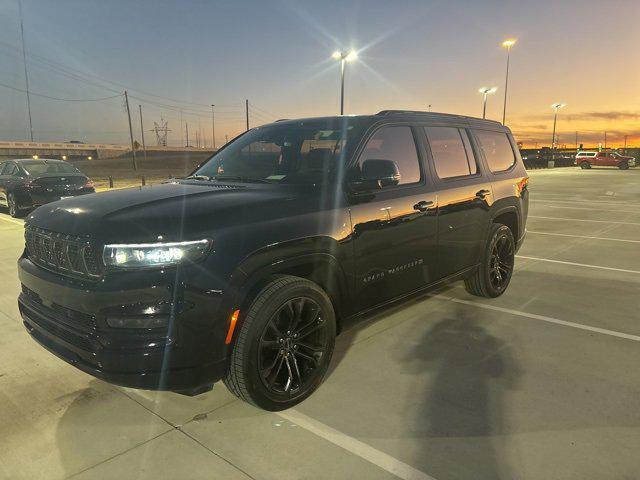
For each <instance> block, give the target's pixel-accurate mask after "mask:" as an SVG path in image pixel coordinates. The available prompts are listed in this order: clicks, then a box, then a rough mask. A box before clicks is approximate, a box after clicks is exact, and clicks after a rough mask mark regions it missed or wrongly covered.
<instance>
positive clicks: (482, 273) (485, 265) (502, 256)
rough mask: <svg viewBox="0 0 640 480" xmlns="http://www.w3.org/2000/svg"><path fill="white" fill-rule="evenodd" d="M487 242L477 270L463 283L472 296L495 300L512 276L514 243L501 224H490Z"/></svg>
mask: <svg viewBox="0 0 640 480" xmlns="http://www.w3.org/2000/svg"><path fill="white" fill-rule="evenodd" d="M488 237H489V238H488V241H487V243H486V244H485V247H484V248H485V250H484V253H483V256H482V260H481V262H480V265H479V266H478V268H477V269H476V270H475V271H474V272H473V273H472V274H471V275H470V276H469V277H468V278H467V279H465V281H464V285H465V288H466V289H467V291H468V292H469V293H471V294H472V295H476V296H479V297H488V298H495V297H499V296H500V295H502V294H503V293H504V292H505V290H506V289H507V287H508V286H509V282H511V277H512V276H513V269H514V264H515V251H516V243H515V241H514V239H513V232H512V231H511V229H510V228H509V227H507V226H506V225H503V224H501V223H493V224H491V227H490V231H489V236H488Z"/></svg>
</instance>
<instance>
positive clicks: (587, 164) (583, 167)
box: [580, 162, 591, 170]
mask: <svg viewBox="0 0 640 480" xmlns="http://www.w3.org/2000/svg"><path fill="white" fill-rule="evenodd" d="M580 168H581V169H583V170H587V169H589V168H591V164H590V163H589V162H582V163H581V164H580Z"/></svg>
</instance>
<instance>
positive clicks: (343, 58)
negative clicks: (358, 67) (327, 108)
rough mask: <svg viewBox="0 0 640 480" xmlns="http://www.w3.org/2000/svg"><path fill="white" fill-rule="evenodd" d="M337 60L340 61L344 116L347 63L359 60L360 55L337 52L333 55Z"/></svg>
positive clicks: (341, 96) (341, 108) (341, 101)
mask: <svg viewBox="0 0 640 480" xmlns="http://www.w3.org/2000/svg"><path fill="white" fill-rule="evenodd" d="M331 56H332V57H333V58H334V59H335V60H340V115H344V71H345V66H346V63H347V62H351V61H353V60H355V59H356V58H358V54H357V53H356V52H355V51H353V50H350V51H349V52H341V51H335V52H333V54H332V55H331Z"/></svg>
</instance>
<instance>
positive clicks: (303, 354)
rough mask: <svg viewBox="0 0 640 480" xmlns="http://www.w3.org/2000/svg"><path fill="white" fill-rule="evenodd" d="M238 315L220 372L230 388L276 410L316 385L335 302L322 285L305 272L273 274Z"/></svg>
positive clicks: (326, 356)
mask: <svg viewBox="0 0 640 480" xmlns="http://www.w3.org/2000/svg"><path fill="white" fill-rule="evenodd" d="M316 310H317V312H316ZM296 312H299V313H300V315H298V316H296ZM296 318H297V320H296ZM240 320H241V324H240V330H239V333H238V337H237V341H236V344H235V346H234V348H233V352H232V354H231V362H230V364H229V368H228V370H227V374H226V376H225V378H224V384H225V385H226V386H227V388H228V389H229V390H230V391H231V393H233V394H234V395H235V396H236V397H238V398H239V399H241V400H244V401H246V402H248V403H250V404H252V405H255V406H256V407H259V408H262V409H264V410H270V411H280V410H284V409H287V408H290V407H292V406H294V405H296V404H298V403H300V402H301V401H303V400H304V399H305V398H307V397H308V396H309V395H311V394H312V393H313V392H314V391H315V390H316V389H317V388H318V387H319V386H320V384H321V383H322V381H323V380H324V377H325V375H326V373H327V369H328V367H329V362H330V361H331V356H332V354H333V349H334V345H335V336H336V320H335V313H334V309H333V305H332V303H331V299H330V298H329V296H328V295H327V294H326V293H325V291H324V290H323V289H322V288H320V287H319V286H318V285H317V284H315V283H313V282H311V281H309V280H306V279H304V278H299V277H293V276H276V277H273V279H272V280H271V281H270V282H269V283H268V284H267V285H266V286H265V287H264V288H263V289H262V290H261V291H260V292H259V293H258V294H257V295H256V296H255V297H254V298H253V299H252V300H251V304H250V306H249V307H248V309H247V310H246V315H244V318H242V315H241V319H240ZM303 377H304V378H303Z"/></svg>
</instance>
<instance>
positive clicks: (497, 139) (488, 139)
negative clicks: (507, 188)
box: [474, 130, 516, 173]
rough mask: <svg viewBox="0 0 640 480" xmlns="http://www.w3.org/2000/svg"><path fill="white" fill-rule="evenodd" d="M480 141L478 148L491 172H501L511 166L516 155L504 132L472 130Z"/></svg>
mask: <svg viewBox="0 0 640 480" xmlns="http://www.w3.org/2000/svg"><path fill="white" fill-rule="evenodd" d="M474 132H475V134H476V136H477V137H478V140H479V142H480V148H481V149H482V152H483V153H484V158H486V159H487V163H488V164H489V169H490V170H491V171H492V172H493V173H497V172H503V171H505V170H508V169H509V168H511V166H512V165H513V164H514V163H515V162H516V157H515V155H514V154H513V149H512V148H511V142H509V137H507V134H506V133H502V132H489V131H487V130H474Z"/></svg>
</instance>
